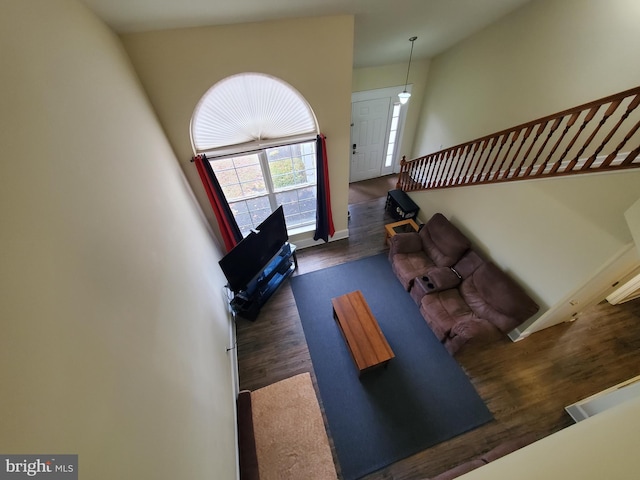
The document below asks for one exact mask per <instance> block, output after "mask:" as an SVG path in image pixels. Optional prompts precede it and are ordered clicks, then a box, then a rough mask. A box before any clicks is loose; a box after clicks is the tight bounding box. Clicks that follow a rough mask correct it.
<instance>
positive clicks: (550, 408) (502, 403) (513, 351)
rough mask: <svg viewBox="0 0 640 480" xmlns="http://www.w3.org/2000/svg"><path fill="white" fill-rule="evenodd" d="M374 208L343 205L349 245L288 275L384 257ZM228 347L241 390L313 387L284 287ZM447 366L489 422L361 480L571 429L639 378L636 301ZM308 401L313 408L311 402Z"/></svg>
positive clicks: (308, 257) (241, 325)
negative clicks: (608, 394)
mask: <svg viewBox="0 0 640 480" xmlns="http://www.w3.org/2000/svg"><path fill="white" fill-rule="evenodd" d="M384 202H385V199H384V197H381V198H378V199H374V200H370V201H364V202H360V203H357V204H353V205H350V208H349V209H350V212H351V220H350V224H349V238H348V239H345V240H339V241H336V242H331V243H329V244H324V245H321V246H318V247H313V248H308V249H304V250H300V251H299V252H298V265H299V268H298V270H297V272H295V273H294V275H303V274H305V273H307V272H311V271H314V270H318V269H322V268H326V267H329V266H332V265H337V264H340V263H344V262H348V261H351V260H355V259H358V258H362V257H366V256H369V255H375V254H377V253H380V252H384V251H386V248H385V246H384V244H383V238H384V224H385V223H389V222H391V221H393V220H392V219H391V218H390V217H389V216H388V215H387V214H386V213H385V211H384ZM237 345H238V364H239V365H238V367H239V376H240V388H241V389H250V390H255V389H257V388H260V387H263V386H265V385H269V384H271V383H274V382H276V381H279V380H282V379H285V378H288V377H290V376H293V375H296V374H298V373H302V372H307V371H308V372H311V376H312V378H313V379H314V382H315V375H314V372H313V365H312V363H311V358H310V356H309V351H308V348H307V344H306V341H305V337H304V332H303V330H302V325H301V323H300V318H299V316H298V311H297V308H296V305H295V301H294V298H293V293H292V291H291V287H290V285H289V283H288V282H286V283H285V284H283V285H282V286H281V287H280V289H279V290H278V291H277V292H276V294H275V295H274V296H273V297H272V298H271V299H270V301H269V302H268V303H267V304H266V305H265V306H264V307H263V309H262V311H261V313H260V315H259V317H258V319H257V320H256V321H255V322H249V321H246V320H243V319H238V321H237ZM457 360H458V361H459V363H460V364H461V366H462V367H463V369H464V371H465V372H466V374H467V375H468V377H469V378H470V379H471V381H472V383H473V384H474V386H475V388H476V390H477V391H478V393H479V394H480V396H481V397H482V398H483V399H484V400H485V402H486V404H487V406H488V407H489V409H490V410H491V412H492V413H493V415H494V417H495V420H494V421H493V422H490V423H489V424H487V425H484V426H482V427H480V428H478V429H476V430H473V431H471V432H468V433H466V434H463V435H460V436H458V437H456V438H454V439H452V440H449V441H447V442H444V443H442V444H439V445H437V446H434V447H432V448H430V449H428V450H425V451H423V452H420V453H418V454H416V455H413V456H411V457H409V458H406V459H404V460H402V461H399V462H397V463H394V464H392V465H390V466H388V467H386V468H384V469H382V470H379V471H377V472H375V473H372V474H370V475H368V476H367V477H365V478H366V479H367V480H382V479H406V480H409V479H421V478H425V477H430V476H434V475H437V474H439V473H441V472H443V471H445V470H448V469H449V468H451V467H453V466H455V465H457V464H459V463H462V462H465V461H466V460H469V459H471V458H474V457H476V456H478V455H479V454H481V453H484V452H486V451H488V450H490V449H491V448H493V447H495V446H497V445H499V444H500V443H502V442H503V441H505V440H508V439H511V438H514V437H517V436H520V435H523V434H526V433H529V432H534V433H535V434H536V435H537V436H538V437H539V438H541V437H544V436H547V435H549V434H551V433H553V432H556V431H558V430H560V429H563V428H565V427H567V426H569V425H571V424H572V420H571V418H570V417H569V416H568V415H567V414H566V413H565V411H564V407H565V406H566V405H569V404H571V403H574V402H575V401H577V400H580V399H582V398H584V397H587V396H589V395H592V394H594V393H596V392H599V391H601V390H604V389H605V388H608V387H610V386H612V385H615V384H616V383H619V382H622V381H624V380H627V379H628V378H631V377H634V376H636V375H638V374H640V371H639V370H640V299H638V300H635V301H632V302H628V303H626V304H623V305H620V306H616V307H614V306H611V305H609V304H607V303H603V304H600V305H597V306H596V307H594V308H593V309H591V310H590V311H589V312H588V313H586V314H583V315H582V316H581V318H580V319H578V320H576V321H575V322H572V323H564V324H561V325H557V326H554V327H551V328H548V329H546V330H543V331H541V332H538V333H535V334H533V335H531V336H530V337H529V338H527V339H525V340H522V341H520V342H515V343H513V342H511V341H510V340H508V339H507V338H505V339H504V340H503V341H501V342H497V343H494V344H491V345H488V346H486V347H480V348H475V349H470V350H466V351H463V352H462V353H461V354H460V355H459V356H458V357H457ZM316 392H317V385H316ZM318 399H319V401H320V404H321V405H322V400H321V398H320V396H319V395H318ZM329 436H330V432H329ZM335 458H336V456H335V451H334V459H335ZM336 464H337V462H336ZM337 468H338V471H339V465H337Z"/></svg>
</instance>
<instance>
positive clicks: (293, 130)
mask: <svg viewBox="0 0 640 480" xmlns="http://www.w3.org/2000/svg"><path fill="white" fill-rule="evenodd" d="M318 133H319V130H318V122H317V121H316V117H315V115H314V113H313V110H311V107H310V106H309V104H308V103H307V101H306V100H305V99H304V97H303V96H302V95H300V93H299V92H298V91H297V90H296V89H294V88H293V87H292V86H291V85H289V84H288V83H286V82H283V81H282V80H280V79H278V78H275V77H272V76H270V75H265V74H262V73H240V74H237V75H232V76H230V77H227V78H225V79H224V80H221V81H219V82H218V83H216V84H215V85H214V86H213V87H211V88H210V89H209V90H208V91H207V93H205V94H204V96H203V97H202V98H201V99H200V102H198V105H197V106H196V108H195V110H194V112H193V117H192V119H191V143H192V145H193V150H194V153H196V154H199V153H207V154H209V155H211V156H217V155H225V154H230V153H238V152H242V151H250V150H255V149H262V148H266V147H269V146H275V145H282V144H286V143H297V142H301V141H309V140H315V138H316V135H317V134H318Z"/></svg>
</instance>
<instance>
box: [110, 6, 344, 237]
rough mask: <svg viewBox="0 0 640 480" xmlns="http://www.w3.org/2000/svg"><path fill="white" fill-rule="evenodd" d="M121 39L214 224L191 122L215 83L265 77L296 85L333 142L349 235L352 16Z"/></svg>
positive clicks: (339, 209) (336, 208)
mask: <svg viewBox="0 0 640 480" xmlns="http://www.w3.org/2000/svg"><path fill="white" fill-rule="evenodd" d="M122 40H123V42H124V45H125V48H126V49H127V52H128V53H129V55H130V57H131V59H132V61H133V64H134V66H135V68H136V70H137V72H138V74H139V76H140V78H141V80H142V83H143V85H144V87H145V90H146V91H147V92H148V94H149V97H150V99H151V103H152V104H153V106H154V108H155V109H156V111H157V112H158V116H159V118H160V121H161V123H162V125H163V127H164V129H165V131H166V132H167V136H168V138H169V141H170V142H171V144H172V145H173V148H174V150H175V152H176V154H177V156H178V158H179V160H180V163H181V165H182V168H183V169H184V171H185V173H186V175H187V177H188V179H189V182H190V183H191V185H192V186H193V189H194V191H196V193H197V195H198V198H199V199H200V201H201V203H202V205H203V209H204V211H205V212H206V214H207V216H208V217H209V219H210V220H211V222H212V224H214V225H215V221H213V215H212V213H210V212H211V207H210V206H208V201H207V199H206V196H205V195H204V192H203V190H202V185H201V183H200V180H199V179H198V176H197V172H196V171H195V168H194V167H193V165H192V164H190V163H189V160H190V158H191V157H192V155H193V151H192V150H191V143H190V137H189V123H190V121H191V116H192V114H193V110H194V108H195V106H196V104H197V103H198V101H199V100H200V98H201V97H202V95H204V93H205V92H206V91H207V90H208V89H209V88H210V87H211V86H213V85H214V84H215V83H216V82H218V81H220V80H222V79H224V78H226V77H227V76H229V75H233V74H236V73H241V72H261V73H267V74H270V75H273V76H276V77H278V78H280V79H282V80H284V81H285V82H287V83H289V84H290V85H292V86H293V87H294V88H295V89H297V90H298V91H299V92H300V93H301V94H302V95H303V96H304V97H305V98H306V100H307V101H308V102H309V104H310V105H311V108H312V109H313V111H314V112H315V114H316V117H317V119H318V123H319V125H320V130H321V131H322V133H324V134H325V135H326V136H327V151H328V156H329V163H330V165H329V175H330V181H331V202H332V210H333V216H334V222H335V227H336V230H337V231H341V230H346V229H347V203H348V179H349V141H350V139H349V134H350V128H349V124H350V117H351V109H350V99H351V74H352V63H353V17H351V16H336V17H320V18H305V19H296V20H282V21H274V22H264V23H254V24H242V25H230V26H219V27H205V28H189V29H178V30H164V31H158V32H149V33H139V34H128V35H124V36H123V37H122ZM311 236H312V234H311Z"/></svg>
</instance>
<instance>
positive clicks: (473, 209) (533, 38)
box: [412, 0, 640, 326]
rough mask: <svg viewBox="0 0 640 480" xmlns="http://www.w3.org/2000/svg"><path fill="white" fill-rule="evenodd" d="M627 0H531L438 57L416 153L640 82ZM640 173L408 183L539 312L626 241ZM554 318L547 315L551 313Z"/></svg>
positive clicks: (632, 8) (427, 209)
mask: <svg viewBox="0 0 640 480" xmlns="http://www.w3.org/2000/svg"><path fill="white" fill-rule="evenodd" d="M638 18H640V4H639V3H638V2H635V1H632V0H594V1H590V2H584V1H581V0H535V1H532V2H531V3H528V4H526V5H525V6H524V7H522V8H521V9H519V10H517V11H516V12H514V13H512V14H511V15H508V16H507V17H505V18H503V19H502V20H500V21H498V22H497V23H495V24H494V25H492V26H489V27H488V28H486V29H485V30H483V31H481V32H479V33H478V34H476V35H474V36H472V37H470V38H468V39H466V40H464V41H463V42H461V43H460V44H458V45H457V46H455V47H454V48H452V49H450V50H449V51H447V52H445V53H443V54H441V55H439V56H438V57H436V58H434V59H433V60H432V62H431V65H430V68H429V76H428V81H427V89H426V93H425V102H424V104H423V109H422V116H421V120H420V125H419V127H418V132H417V137H416V142H415V145H416V153H419V154H421V155H422V154H426V153H430V152H432V151H435V150H438V149H439V147H440V145H443V146H444V147H448V146H452V145H455V144H458V143H461V142H464V141H469V140H472V139H474V138H478V137H480V136H482V135H485V134H489V133H492V132H495V131H498V130H501V129H504V128H507V127H510V126H514V125H517V124H520V123H523V122H526V121H529V120H534V119H536V118H539V117H541V116H544V115H548V114H552V113H554V112H558V111H561V110H563V109H566V108H569V107H572V106H577V105H579V104H582V103H585V102H587V101H590V100H595V99H598V98H601V97H604V96H606V95H610V94H613V93H617V92H619V91H623V90H625V89H628V88H632V87H635V86H637V85H639V84H640V63H638V62H633V61H631V60H630V59H631V58H635V56H636V55H637V53H636V52H637V50H638V47H639V46H640V40H639V37H638V35H637V20H638ZM638 192H640V173H638V171H628V172H625V173H618V174H610V175H609V174H606V175H596V176H593V175H590V176H582V177H573V178H570V179H565V178H560V179H551V180H536V181H530V182H516V183H511V184H502V185H497V186H478V187H463V188H454V189H447V190H442V191H434V192H420V193H415V194H412V198H413V199H414V200H415V201H416V202H417V203H418V204H419V205H420V207H421V209H422V212H421V213H422V216H423V217H424V218H427V217H428V214H429V213H432V212H435V211H442V212H443V213H445V214H446V215H448V216H449V217H451V218H452V219H453V220H454V221H455V222H456V223H457V224H458V225H459V226H461V227H462V229H463V230H465V231H467V232H468V233H469V234H470V235H471V236H472V238H473V239H474V240H475V241H476V242H477V244H478V245H479V246H480V247H481V249H483V250H485V251H486V252H487V253H488V254H489V255H490V256H491V258H493V259H494V260H495V261H496V262H497V263H498V264H500V265H501V266H502V267H503V268H505V269H506V270H507V271H509V272H510V273H512V274H513V275H514V277H516V278H517V279H519V280H520V281H521V282H522V283H523V284H524V286H525V287H526V288H527V290H528V291H529V292H530V293H531V294H532V296H533V297H534V299H535V300H537V301H538V303H539V304H540V305H541V307H542V311H541V313H540V315H542V314H543V313H544V311H545V310H546V309H548V308H550V307H553V306H555V305H556V304H557V303H558V302H560V301H564V300H566V299H565V297H566V296H567V295H568V294H570V293H571V292H572V291H573V290H574V289H576V288H578V287H579V286H580V285H582V284H584V283H585V282H586V280H588V278H589V276H590V275H592V274H593V273H594V272H597V271H598V270H599V269H600V268H602V266H603V264H604V263H606V262H607V261H608V260H609V259H611V258H613V257H614V256H615V255H616V254H619V252H620V251H621V249H622V248H623V247H624V246H626V245H628V244H629V242H631V234H630V232H629V230H628V227H627V225H626V222H625V220H624V212H625V210H627V209H628V208H629V206H630V205H631V204H633V202H634V201H636V200H637V199H638V197H639V196H640V193H638ZM556 320H557V321H560V320H564V319H555V320H554V321H552V322H550V323H547V324H546V325H547V326H548V325H550V324H553V323H554V322H555V321H556Z"/></svg>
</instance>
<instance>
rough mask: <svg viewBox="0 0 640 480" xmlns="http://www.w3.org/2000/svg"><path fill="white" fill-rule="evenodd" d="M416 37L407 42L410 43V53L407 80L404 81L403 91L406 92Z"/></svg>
mask: <svg viewBox="0 0 640 480" xmlns="http://www.w3.org/2000/svg"><path fill="white" fill-rule="evenodd" d="M417 38H418V37H411V38H410V39H409V41H410V42H411V52H410V53H409V65H407V78H406V79H405V81H404V89H405V91H406V90H407V84H408V83H409V70H410V69H411V57H412V56H413V42H415V41H416V40H417Z"/></svg>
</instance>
